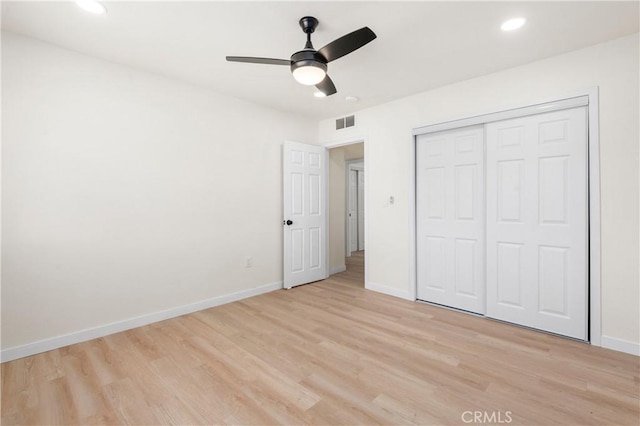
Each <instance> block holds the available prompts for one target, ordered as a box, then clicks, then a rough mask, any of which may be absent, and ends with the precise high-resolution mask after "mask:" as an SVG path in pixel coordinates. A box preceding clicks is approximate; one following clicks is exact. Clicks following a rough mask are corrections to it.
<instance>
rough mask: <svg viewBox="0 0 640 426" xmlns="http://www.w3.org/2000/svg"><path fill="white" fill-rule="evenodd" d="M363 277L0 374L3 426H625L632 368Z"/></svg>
mask: <svg viewBox="0 0 640 426" xmlns="http://www.w3.org/2000/svg"><path fill="white" fill-rule="evenodd" d="M362 265H363V262H362V253H359V254H356V255H355V256H352V257H351V258H349V259H348V270H347V271H346V272H344V273H341V274H337V275H334V276H332V277H331V278H330V279H328V280H325V281H322V282H318V283H314V284H309V285H305V286H301V287H297V288H294V289H292V290H280V291H275V292H272V293H268V294H265V295H261V296H257V297H253V298H250V299H246V300H243V301H240V302H235V303H230V304H227V305H224V306H219V307H216V308H212V309H208V310H206V311H202V312H198V313H194V314H191V315H186V316H183V317H179V318H175V319H171V320H167V321H163V322H161V323H156V324H153V325H149V326H146V327H141V328H138V329H135V330H130V331H127V332H123V333H118V334H114V335H111V336H107V337H104V338H100V339H96V340H92V341H89V342H85V343H81V344H77V345H73V346H69V347H66V348H62V349H58V350H54V351H50V352H46V353H43V354H39V355H35V356H31V357H28V358H23V359H19V360H15V361H11V362H7V363H4V364H2V424H4V425H14V424H38V425H45V424H46V425H52V424H136V425H147V424H149V425H151V424H154V425H155V424H251V425H261V424H269V425H271V424H314V425H334V424H335V425H338V424H349V425H356V424H367V425H368V424H424V425H427V424H447V425H449V424H450V425H453V424H465V422H466V421H468V420H473V416H474V413H473V412H480V416H482V417H480V418H478V419H479V420H483V421H484V423H498V422H499V420H502V423H506V422H507V421H508V420H511V422H510V423H511V424H527V425H533V424H539V425H552V424H565V425H578V424H580V425H592V424H593V425H605V424H606V425H612V424H629V425H638V424H639V421H640V412H639V387H640V380H639V368H640V364H639V358H637V357H634V356H631V355H626V354H622V353H618V352H613V351H609V350H605V349H601V348H595V347H591V346H589V345H587V344H582V343H578V342H574V341H571V340H567V339H562V338H559V337H555V336H550V335H546V334H542V333H537V332H534V331H531V330H526V329H522V328H518V327H515V326H510V325H507V324H502V323H498V322H493V321H489V320H486V319H482V318H477V317H473V316H469V315H465V314H461V313H457V312H453V311H450V310H446V309H441V308H437V307H433V306H429V305H426V304H422V303H414V302H409V301H405V300H401V299H397V298H393V297H390V296H385V295H382V294H378V293H375V292H370V291H367V290H365V289H364V287H363V278H362V277H363V269H362ZM491 416H493V417H491ZM476 424H477V423H476Z"/></svg>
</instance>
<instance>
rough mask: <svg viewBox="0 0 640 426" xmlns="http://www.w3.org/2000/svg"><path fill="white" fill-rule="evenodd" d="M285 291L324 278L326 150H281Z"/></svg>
mask: <svg viewBox="0 0 640 426" xmlns="http://www.w3.org/2000/svg"><path fill="white" fill-rule="evenodd" d="M282 162H283V183H284V189H283V199H284V220H283V227H284V287H285V288H291V287H294V286H297V285H300V284H306V283H309V282H313V281H319V280H322V279H325V278H327V274H326V265H325V254H326V247H327V241H326V234H327V229H326V216H325V215H326V213H325V203H326V190H325V187H326V181H327V173H326V149H325V148H323V147H320V146H315V145H306V144H301V143H296V142H285V143H284V146H283V161H282Z"/></svg>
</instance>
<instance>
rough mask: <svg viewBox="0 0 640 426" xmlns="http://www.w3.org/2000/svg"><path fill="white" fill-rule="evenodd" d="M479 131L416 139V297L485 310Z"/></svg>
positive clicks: (463, 307) (480, 141) (432, 135)
mask: <svg viewBox="0 0 640 426" xmlns="http://www.w3.org/2000/svg"><path fill="white" fill-rule="evenodd" d="M483 134H484V129H483V127H482V126H479V127H472V128H465V129H459V130H452V131H447V132H440V133H433V134H427V135H421V136H418V138H417V143H416V208H417V210H416V217H417V223H416V226H417V247H416V249H417V251H416V255H417V265H418V270H417V280H418V288H417V291H418V294H417V296H418V299H421V300H426V301H429V302H433V303H438V304H442V305H447V306H451V307H454V308H458V309H464V310H466V311H470V312H475V313H481V314H482V313H484V311H485V298H484V290H485V282H484V228H485V224H484V199H483V198H484V165H483V163H484V161H483V159H484V143H483Z"/></svg>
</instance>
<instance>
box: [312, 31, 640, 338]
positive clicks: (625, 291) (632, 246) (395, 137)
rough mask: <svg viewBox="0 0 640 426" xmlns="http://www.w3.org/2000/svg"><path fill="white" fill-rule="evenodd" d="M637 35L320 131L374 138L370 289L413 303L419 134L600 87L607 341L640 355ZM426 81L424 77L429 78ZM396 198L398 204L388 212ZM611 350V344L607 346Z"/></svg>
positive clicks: (324, 135) (327, 138)
mask: <svg viewBox="0 0 640 426" xmlns="http://www.w3.org/2000/svg"><path fill="white" fill-rule="evenodd" d="M638 49H639V46H638V34H635V35H632V36H628V37H624V38H621V39H618V40H614V41H611V42H608V43H603V44H599V45H596V46H592V47H589V48H586V49H582V50H578V51H575V52H571V53H568V54H563V55H560V56H556V57H552V58H549V59H545V60H542V61H537V62H534V63H531V64H528V65H525V66H521V67H517V68H513V69H509V70H505V71H502V72H498V73H494V74H490V75H487V76H483V77H479V78H474V79H471V80H467V81H463V82H460V83H457V84H453V85H449V86H446V87H442V88H439V89H436V90H431V91H428V92H424V93H420V94H417V95H414V96H411V97H408V98H404V99H400V100H398V101H394V102H391V103H388V104H385V105H381V106H378V107H375V108H370V109H366V110H362V111H358V112H356V115H357V120H358V127H357V128H356V129H353V130H351V129H349V130H346V131H341V132H340V133H339V134H338V133H337V132H336V131H335V130H334V129H333V123H334V120H324V121H322V122H321V123H320V127H319V136H320V140H321V141H322V142H323V143H330V142H332V141H334V140H340V139H345V138H349V137H359V136H365V137H366V138H367V146H366V149H367V159H368V163H367V175H368V186H367V188H366V191H367V195H368V199H369V204H368V206H369V210H368V211H367V221H368V223H369V234H368V238H369V240H368V242H367V260H368V264H369V278H368V279H369V281H370V282H369V283H367V285H368V287H369V288H377V289H383V290H385V291H387V292H389V293H392V294H396V295H404V296H407V297H409V295H410V294H411V291H410V289H409V235H408V229H409V228H408V224H407V221H408V218H409V211H408V197H409V196H410V194H409V191H408V188H409V173H410V169H411V167H410V164H411V161H412V158H411V154H410V142H411V130H412V129H413V128H416V127H420V126H423V125H428V124H434V123H439V122H444V121H450V120H453V119H458V118H463V117H470V116H475V115H478V114H482V113H488V112H493V111H498V110H504V109H510V108H512V107H514V106H518V105H523V104H527V103H536V102H538V101H540V100H545V99H549V98H554V97H559V96H563V95H566V94H570V93H572V92H574V91H579V90H584V89H588V88H591V87H594V86H599V94H600V110H599V111H600V151H601V154H600V159H601V191H602V194H601V204H602V208H601V213H602V232H601V235H602V334H603V336H604V337H606V338H607V341H608V342H613V343H611V345H615V344H618V345H619V346H620V347H626V348H629V347H631V348H635V350H637V348H638V342H639V340H640V293H639V287H640V285H639V278H638V258H639V253H638V218H639V210H638V147H639V133H638V125H639V124H638V116H639V105H638V104H639V102H638V97H639V86H638V80H639V70H638V63H639V55H638ZM428 77H429V76H428V75H425V78H428ZM390 195H393V196H395V199H396V202H395V204H393V205H388V204H386V203H385V199H387V198H388V197H389V196H390ZM603 343H604V342H603Z"/></svg>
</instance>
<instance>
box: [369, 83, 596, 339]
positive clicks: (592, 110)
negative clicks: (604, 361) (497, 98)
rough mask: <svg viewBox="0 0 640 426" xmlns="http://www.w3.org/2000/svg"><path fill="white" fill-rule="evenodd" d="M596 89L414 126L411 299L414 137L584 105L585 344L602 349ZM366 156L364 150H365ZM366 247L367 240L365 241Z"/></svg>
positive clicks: (412, 175)
mask: <svg viewBox="0 0 640 426" xmlns="http://www.w3.org/2000/svg"><path fill="white" fill-rule="evenodd" d="M598 105H599V99H598V87H597V86H596V87H591V88H588V89H585V90H581V91H577V92H573V93H569V94H565V95H563V96H557V97H553V98H547V99H542V100H540V101H537V102H527V103H525V104H519V105H514V106H512V107H511V108H505V109H499V110H493V111H488V112H485V113H482V114H478V115H474V116H466V117H461V118H458V119H454V120H451V121H447V122H439V123H433V124H428V125H425V126H421V127H417V128H414V129H413V130H412V133H411V141H410V153H411V164H410V170H409V197H408V201H409V292H410V297H411V298H412V299H413V300H417V299H416V295H417V284H418V281H417V266H418V263H417V259H416V137H417V136H418V135H423V134H427V133H435V132H440V131H443V130H452V129H456V128H461V127H467V126H472V125H477V124H486V123H488V122H492V121H500V120H506V119H510V118H516V117H524V116H527V115H535V114H539V113H543V112H551V111H557V110H562V109H568V108H573V107H578V106H586V107H587V111H588V117H587V138H588V141H587V146H588V148H587V157H588V164H587V167H588V182H587V188H588V195H587V198H588V205H589V211H588V216H589V221H588V229H589V236H588V239H587V247H588V250H589V265H588V269H589V271H588V277H589V284H588V295H587V300H588V302H589V306H588V313H589V316H588V320H587V327H588V330H589V332H588V341H589V342H590V343H591V344H592V345H594V346H602V331H601V330H602V329H601V321H602V318H601V305H600V301H601V243H600V138H599V134H600V131H599V108H598ZM365 156H366V151H365ZM365 178H366V176H365ZM365 244H366V241H365Z"/></svg>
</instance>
